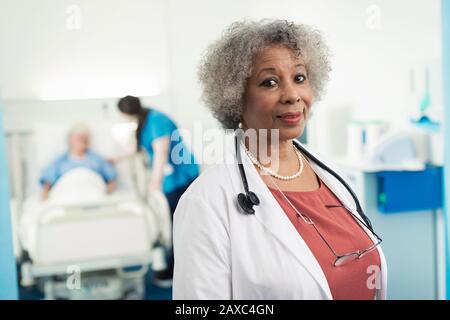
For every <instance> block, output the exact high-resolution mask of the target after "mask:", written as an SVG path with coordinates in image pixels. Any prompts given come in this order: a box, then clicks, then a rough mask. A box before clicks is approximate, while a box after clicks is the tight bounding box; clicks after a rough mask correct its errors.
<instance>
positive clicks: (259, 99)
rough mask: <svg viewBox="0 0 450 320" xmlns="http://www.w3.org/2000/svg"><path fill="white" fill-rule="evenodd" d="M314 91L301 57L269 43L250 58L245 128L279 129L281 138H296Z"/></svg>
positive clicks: (302, 128)
mask: <svg viewBox="0 0 450 320" xmlns="http://www.w3.org/2000/svg"><path fill="white" fill-rule="evenodd" d="M312 100H313V91H312V88H311V85H310V82H309V80H308V74H307V72H306V66H305V62H304V61H303V59H302V58H301V57H299V56H297V55H296V54H295V53H294V52H293V51H292V50H291V49H289V48H287V47H284V46H271V47H267V48H265V49H264V50H263V51H261V52H260V53H259V54H258V55H257V56H256V57H255V59H254V61H253V69H252V73H251V75H250V78H248V80H247V85H246V89H245V94H244V110H243V115H242V117H243V125H244V128H245V129H248V128H253V129H279V130H280V131H279V134H280V141H285V140H289V139H294V138H297V137H299V136H300V135H301V134H302V133H303V130H304V128H305V122H306V119H308V116H309V114H310V110H311V103H312Z"/></svg>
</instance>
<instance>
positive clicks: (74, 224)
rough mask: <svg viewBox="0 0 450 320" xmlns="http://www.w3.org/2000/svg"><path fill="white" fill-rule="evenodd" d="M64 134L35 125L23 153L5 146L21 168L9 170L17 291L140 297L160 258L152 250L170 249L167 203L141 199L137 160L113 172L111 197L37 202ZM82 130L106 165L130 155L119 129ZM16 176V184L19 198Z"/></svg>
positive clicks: (142, 178)
mask: <svg viewBox="0 0 450 320" xmlns="http://www.w3.org/2000/svg"><path fill="white" fill-rule="evenodd" d="M118 126H119V127H118ZM69 127H70V125H69V124H68V125H62V124H52V123H40V124H36V125H35V126H34V129H33V131H32V132H30V134H31V136H29V137H28V138H27V139H28V143H27V146H28V147H26V148H22V150H18V149H17V146H14V145H12V146H10V147H11V149H12V150H16V151H15V153H14V152H13V155H14V154H15V156H16V157H19V158H21V159H15V160H20V161H17V162H15V161H12V162H11V163H12V165H13V166H14V164H16V165H18V164H19V165H20V164H21V163H22V164H25V165H23V166H22V168H21V169H20V168H19V169H18V168H13V170H12V172H13V180H15V181H14V183H15V184H16V192H15V197H14V198H13V200H12V202H13V203H12V206H11V207H12V211H13V221H14V233H15V238H16V241H17V246H16V247H17V248H16V250H17V255H18V256H19V257H20V263H21V275H22V278H21V284H22V285H23V286H29V285H34V284H36V285H37V286H38V287H39V288H40V289H41V290H42V291H43V292H44V295H45V298H47V299H54V298H61V299H121V298H143V297H144V294H145V291H144V276H145V273H146V272H147V270H148V268H149V266H151V264H152V263H153V264H161V263H162V262H161V261H155V259H154V258H155V256H156V257H160V256H161V255H160V251H158V250H160V248H158V249H155V246H156V245H157V244H160V243H163V244H164V245H165V246H166V247H168V246H170V245H171V224H170V212H169V207H168V204H167V202H166V200H165V198H164V196H163V195H162V194H158V193H154V194H152V195H149V196H147V195H146V192H145V186H146V177H147V176H148V172H147V170H146V168H145V165H144V163H143V161H144V160H143V158H142V156H139V155H137V156H135V157H132V158H130V159H128V160H127V161H125V162H122V163H119V164H118V165H117V166H116V169H117V170H118V177H119V179H118V189H117V191H115V192H113V193H112V194H111V195H108V196H106V197H103V198H92V199H78V200H77V201H74V200H73V199H75V198H76V197H75V198H73V197H72V199H71V200H72V201H68V200H67V199H66V200H65V201H43V200H42V199H41V195H40V190H39V186H38V185H37V181H38V176H39V173H40V172H41V171H42V169H43V167H45V166H46V165H48V163H50V161H52V159H54V158H55V157H56V156H58V155H59V154H61V153H62V152H64V151H65V150H66V149H67V132H68V129H69ZM89 127H90V128H91V135H92V144H91V145H92V150H94V151H96V152H97V153H99V154H100V155H102V156H104V157H106V158H108V157H111V156H114V155H117V154H120V153H122V152H128V151H129V150H125V149H126V148H130V147H132V148H135V146H134V144H133V143H132V141H133V140H132V139H131V136H130V135H129V132H128V131H127V130H122V132H120V130H119V129H120V125H118V124H102V125H98V124H95V125H90V126H89ZM118 128H119V129H118ZM122 129H123V128H122ZM18 141H19V140H18V139H16V143H17V142H18ZM22 143H23V141H22ZM22 147H23V146H22ZM14 148H16V149H14ZM19 149H20V148H19ZM27 152H29V154H28V156H27V154H26V153H27ZM17 177H22V179H23V182H22V183H21V184H22V185H24V188H23V189H24V190H22V191H20V192H19V189H20V187H17V179H15V178H17ZM157 253H159V254H157ZM160 259H161V258H160Z"/></svg>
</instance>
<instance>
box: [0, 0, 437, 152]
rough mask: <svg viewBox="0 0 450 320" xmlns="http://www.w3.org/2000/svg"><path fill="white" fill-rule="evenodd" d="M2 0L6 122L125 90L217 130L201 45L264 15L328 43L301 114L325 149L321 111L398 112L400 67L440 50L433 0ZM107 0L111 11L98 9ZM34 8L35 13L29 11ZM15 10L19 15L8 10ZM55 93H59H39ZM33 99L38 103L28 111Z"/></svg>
mask: <svg viewBox="0 0 450 320" xmlns="http://www.w3.org/2000/svg"><path fill="white" fill-rule="evenodd" d="M0 1H1V2H2V5H3V7H5V5H4V4H6V7H5V8H6V10H2V13H0V17H1V19H0V26H1V27H0V35H1V37H2V39H5V41H3V43H2V45H1V46H2V55H3V58H2V59H0V65H1V69H2V70H5V71H6V72H2V74H1V75H0V87H1V92H2V97H3V98H4V99H5V100H6V114H5V119H6V124H7V127H9V126H15V127H17V126H19V127H22V124H24V125H25V126H26V125H29V124H30V121H28V119H29V117H32V119H33V120H34V119H40V118H45V117H48V118H50V117H52V118H55V119H59V118H60V117H65V116H70V117H72V116H73V117H74V118H77V117H82V116H83V115H86V114H90V118H91V119H93V120H95V119H103V118H104V117H105V111H104V109H103V108H102V105H103V103H104V101H106V103H107V104H108V108H109V111H107V112H110V113H111V114H113V110H112V109H114V108H115V101H116V99H95V100H92V99H90V98H93V97H97V98H99V97H100V98H101V97H107V96H110V95H112V96H114V97H118V96H120V95H122V94H125V93H133V92H135V94H138V95H144V96H152V97H149V98H148V99H147V100H148V101H150V102H153V103H154V104H155V105H157V106H158V107H159V108H161V109H162V110H165V111H167V112H168V113H169V114H170V115H172V116H173V118H175V120H176V121H177V122H178V123H179V124H180V125H181V126H182V127H186V128H188V129H192V127H193V125H194V123H195V121H196V120H200V121H201V122H202V125H203V126H204V127H218V125H217V123H216V122H215V121H214V120H213V118H212V117H211V115H210V114H209V112H208V111H207V110H206V108H205V107H204V106H203V104H202V103H201V101H200V86H199V84H198V81H197V66H198V64H199V60H200V58H201V55H202V53H203V52H204V50H205V48H206V47H207V45H208V44H209V43H210V42H211V41H213V40H214V39H216V38H217V37H218V36H219V35H220V34H221V32H222V30H223V29H224V27H225V26H227V25H229V24H230V23H231V22H232V21H235V20H240V19H243V18H250V19H259V18H263V17H274V18H286V19H293V20H295V21H301V22H305V23H309V24H313V25H314V26H316V27H318V28H319V29H321V30H322V31H323V33H324V35H325V37H326V39H327V40H328V42H329V44H330V47H331V48H332V51H333V60H332V61H333V73H332V75H331V82H330V87H329V90H328V93H327V95H326V97H325V99H324V100H323V101H322V102H320V103H319V104H318V105H317V106H316V110H315V111H316V112H315V113H316V115H315V117H313V119H312V121H311V128H312V129H314V128H316V129H314V130H313V131H314V132H315V133H316V134H311V135H310V136H311V140H312V141H313V142H315V143H316V144H317V145H319V147H323V148H328V147H329V146H330V145H336V143H334V142H333V141H331V142H329V143H328V142H327V141H326V138H325V137H327V136H328V137H330V136H336V137H337V136H339V135H336V134H335V135H329V134H327V133H326V131H327V130H323V125H322V127H321V124H323V123H326V122H325V120H326V119H325V118H326V117H327V114H329V112H328V110H329V109H330V108H336V107H340V106H343V105H346V106H351V107H353V108H354V109H355V114H357V115H359V116H360V117H369V118H374V117H376V118H382V119H383V118H388V119H387V120H389V121H403V120H404V119H405V117H404V115H405V110H406V111H408V110H409V109H410V108H411V106H408V76H409V68H410V66H411V65H412V64H414V63H416V62H417V61H419V62H420V61H424V60H438V59H439V58H440V52H441V50H440V49H441V42H440V40H441V37H440V30H441V29H440V1H439V0H432V1H426V0H420V1H414V2H411V1H407V0H397V1H389V2H386V1H381V0H363V1H357V2H355V1H351V0H342V1H339V2H335V1H328V0H318V1H307V0H300V1H294V0H281V1H277V2H275V3H274V2H273V1H269V0H258V1H256V0H249V1H226V2H225V1H207V0H193V1H183V0H169V1H162V0H151V1H143V0H138V1H134V2H133V5H131V4H129V3H124V2H122V1H118V0H116V1H112V2H111V1H106V0H99V1H95V4H94V2H92V1H91V2H89V1H70V2H69V1H55V0H46V1H45V2H44V4H45V6H44V7H42V4H41V5H40V7H39V5H38V4H32V5H31V7H30V5H29V4H28V2H26V1H25V0H18V1H12V0H0ZM41 3H42V2H41ZM71 4H76V5H79V8H80V9H81V29H80V30H69V29H67V28H66V26H65V24H66V23H67V21H66V20H67V17H68V16H67V13H66V9H67V8H68V7H69V5H71ZM109 8H113V9H114V10H108V14H104V12H105V9H109ZM405 8H407V14H406V13H405ZM377 10H378V11H377ZM36 11H38V12H41V13H42V14H40V15H39V18H36V17H35V15H34V12H36ZM17 14H20V15H21V16H22V19H21V21H22V22H23V23H22V22H18V21H17V22H15V21H12V19H10V18H9V17H12V16H14V15H17ZM127 17H129V18H127ZM131 17H133V18H132V19H131ZM377 17H378V18H379V20H377V19H375V18H377ZM37 19H39V20H37ZM374 19H375V20H374ZM118 21H120V23H118ZM374 21H375V22H374ZM377 21H378V22H379V24H377ZM416 21H421V23H420V24H418V23H416ZM2 24H5V25H4V26H5V28H3V25H2ZM37 24H39V28H36V25H37ZM58 26H59V27H58ZM106 26H107V27H106ZM2 30H3V31H2ZM6 30H9V31H10V30H14V32H9V31H6ZM18 39H19V40H18ZM20 39H22V40H20ZM3 46H4V48H3ZM4 49H5V50H4ZM11 62H13V63H11ZM154 89H156V90H154ZM72 98H76V99H81V100H78V101H77V102H74V101H70V100H71V99H72ZM53 99H58V100H61V101H58V102H55V101H47V100H53ZM82 99H86V100H82ZM67 100H69V101H67ZM38 108H40V109H41V110H42V111H41V112H39V111H37V110H36V111H32V110H33V109H38ZM44 111H45V112H44ZM36 117H37V118H36ZM344 129H345V128H330V130H344ZM314 132H313V133H314ZM317 132H322V133H323V134H324V135H325V137H324V136H323V135H319V134H317ZM325 151H326V150H325Z"/></svg>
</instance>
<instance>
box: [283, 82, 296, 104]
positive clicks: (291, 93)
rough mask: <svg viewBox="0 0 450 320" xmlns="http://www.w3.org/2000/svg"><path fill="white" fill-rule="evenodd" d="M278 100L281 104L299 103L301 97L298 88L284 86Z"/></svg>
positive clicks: (290, 85) (289, 85)
mask: <svg viewBox="0 0 450 320" xmlns="http://www.w3.org/2000/svg"><path fill="white" fill-rule="evenodd" d="M280 100H281V103H283V104H296V103H298V102H300V101H301V97H300V92H299V90H298V88H296V87H295V86H294V85H292V84H287V85H285V86H284V87H283V92H282V94H281V98H280Z"/></svg>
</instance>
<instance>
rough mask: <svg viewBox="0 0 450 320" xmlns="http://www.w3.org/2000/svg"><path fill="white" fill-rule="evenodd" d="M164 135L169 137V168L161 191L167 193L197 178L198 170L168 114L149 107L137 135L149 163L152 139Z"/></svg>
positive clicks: (151, 158)
mask: <svg viewBox="0 0 450 320" xmlns="http://www.w3.org/2000/svg"><path fill="white" fill-rule="evenodd" d="M166 136H169V137H170V138H171V139H170V147H169V158H168V164H169V165H170V167H171V168H170V169H171V170H170V172H167V173H166V174H165V176H164V180H163V192H164V193H169V192H171V191H174V190H175V189H177V188H180V187H183V186H185V185H186V184H188V183H189V182H191V181H192V180H194V179H195V178H197V177H198V175H199V173H200V170H199V166H198V165H197V164H196V161H195V158H194V155H193V154H192V153H191V152H189V150H188V148H187V147H186V145H185V144H184V142H183V141H182V138H181V135H180V134H179V132H178V128H177V126H176V125H175V124H174V123H173V121H172V120H171V119H170V118H169V117H168V116H166V115H165V114H164V113H162V112H160V111H158V110H155V109H151V110H150V112H149V113H148V114H147V118H146V119H145V122H144V125H143V127H142V131H141V133H140V136H139V145H140V146H141V147H143V148H144V149H145V150H146V151H147V153H148V155H149V158H150V164H149V165H151V162H152V161H153V146H152V144H153V141H154V140H156V139H158V138H161V137H166Z"/></svg>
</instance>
